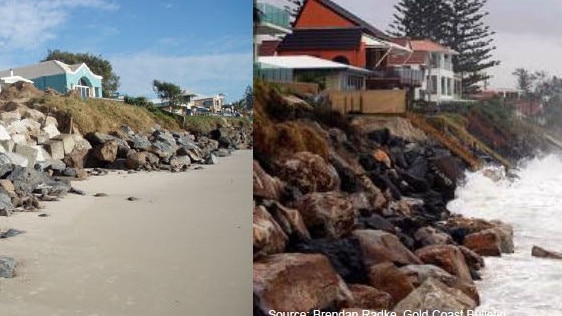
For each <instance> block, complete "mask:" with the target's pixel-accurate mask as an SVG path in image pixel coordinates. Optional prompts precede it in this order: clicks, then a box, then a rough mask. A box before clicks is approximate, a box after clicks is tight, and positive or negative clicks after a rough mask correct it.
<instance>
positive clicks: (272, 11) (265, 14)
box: [257, 2, 291, 29]
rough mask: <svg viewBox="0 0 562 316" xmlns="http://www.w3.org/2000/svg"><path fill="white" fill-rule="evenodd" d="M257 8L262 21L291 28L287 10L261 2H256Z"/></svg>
mask: <svg viewBox="0 0 562 316" xmlns="http://www.w3.org/2000/svg"><path fill="white" fill-rule="evenodd" d="M257 8H258V9H259V10H260V12H261V22H262V23H271V24H273V25H276V26H279V27H282V28H285V29H290V28H291V22H290V15H289V12H287V10H285V9H282V8H278V7H276V6H273V5H271V4H269V3H261V2H260V3H258V4H257Z"/></svg>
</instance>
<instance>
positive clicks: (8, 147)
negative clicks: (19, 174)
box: [0, 139, 16, 152]
mask: <svg viewBox="0 0 562 316" xmlns="http://www.w3.org/2000/svg"><path fill="white" fill-rule="evenodd" d="M15 145H16V143H15V142H14V141H13V140H11V139H8V140H0V146H2V147H3V148H4V150H5V151H6V152H12V151H14V146H15Z"/></svg>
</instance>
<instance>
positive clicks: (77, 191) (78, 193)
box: [68, 187, 86, 195]
mask: <svg viewBox="0 0 562 316" xmlns="http://www.w3.org/2000/svg"><path fill="white" fill-rule="evenodd" d="M68 192H69V193H73V194H77V195H86V192H84V191H82V190H80V189H76V188H73V187H71V188H70V191H68Z"/></svg>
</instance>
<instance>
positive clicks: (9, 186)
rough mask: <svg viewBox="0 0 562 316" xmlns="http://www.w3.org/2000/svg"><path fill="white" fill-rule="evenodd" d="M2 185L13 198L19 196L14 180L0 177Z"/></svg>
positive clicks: (0, 184)
mask: <svg viewBox="0 0 562 316" xmlns="http://www.w3.org/2000/svg"><path fill="white" fill-rule="evenodd" d="M0 187H2V188H3V189H4V190H6V192H7V193H8V195H9V196H10V198H12V199H13V198H15V197H17V196H18V195H17V194H16V188H15V187H14V184H13V183H12V180H8V179H0Z"/></svg>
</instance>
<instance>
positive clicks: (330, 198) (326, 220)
mask: <svg viewBox="0 0 562 316" xmlns="http://www.w3.org/2000/svg"><path fill="white" fill-rule="evenodd" d="M295 207H296V209H298V210H299V212H300V213H301V215H302V217H303V220H304V223H305V224H306V227H307V228H308V231H309V232H310V233H311V234H312V236H317V237H329V238H337V237H341V236H343V235H345V234H347V233H349V232H351V231H352V230H353V227H354V225H355V222H356V219H357V214H356V212H355V210H354V209H353V205H352V204H351V202H350V201H349V200H348V199H347V197H346V196H345V195H344V194H342V193H340V192H321V193H309V194H307V195H305V196H304V197H303V198H302V199H301V200H300V201H299V202H297V203H296V205H295Z"/></svg>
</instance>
